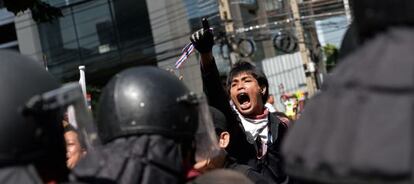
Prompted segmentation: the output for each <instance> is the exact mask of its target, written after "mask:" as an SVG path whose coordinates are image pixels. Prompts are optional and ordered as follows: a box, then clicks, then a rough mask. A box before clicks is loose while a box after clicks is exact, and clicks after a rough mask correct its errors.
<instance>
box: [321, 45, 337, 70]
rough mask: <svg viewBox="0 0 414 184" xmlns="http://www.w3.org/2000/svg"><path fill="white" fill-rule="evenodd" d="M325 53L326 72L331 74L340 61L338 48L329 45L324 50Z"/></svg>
mask: <svg viewBox="0 0 414 184" xmlns="http://www.w3.org/2000/svg"><path fill="white" fill-rule="evenodd" d="M322 50H323V53H324V54H325V58H326V60H325V65H326V71H328V72H330V71H331V70H332V69H333V68H334V67H335V66H336V63H337V61H338V51H339V50H338V48H337V47H336V46H335V45H332V44H327V45H325V46H324V47H323V48H322Z"/></svg>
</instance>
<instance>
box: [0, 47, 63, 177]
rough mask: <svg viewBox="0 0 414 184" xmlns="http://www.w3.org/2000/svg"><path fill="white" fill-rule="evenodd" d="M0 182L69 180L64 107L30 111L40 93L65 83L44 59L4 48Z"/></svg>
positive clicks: (0, 70) (0, 92)
mask: <svg viewBox="0 0 414 184" xmlns="http://www.w3.org/2000/svg"><path fill="white" fill-rule="evenodd" d="M0 58H1V59H0V85H1V86H2V87H1V90H0V106H1V111H0V183H2V184H7V183H13V184H14V183H27V184H30V183H57V182H66V181H67V180H68V173H69V170H68V169H67V167H66V150H65V141H64V138H63V127H62V124H61V122H62V119H63V110H60V109H59V108H58V109H56V110H47V111H36V112H34V111H30V110H28V108H27V103H28V101H30V99H32V98H33V97H34V96H37V95H40V94H42V93H45V92H47V91H50V90H54V89H56V88H58V87H59V86H60V84H59V83H58V82H57V81H56V80H54V79H53V77H52V76H51V75H50V74H49V73H47V71H46V70H44V69H43V68H42V67H41V65H40V64H39V63H37V62H36V61H34V60H31V59H29V58H27V57H24V56H21V55H19V54H18V53H14V52H10V51H5V50H0Z"/></svg>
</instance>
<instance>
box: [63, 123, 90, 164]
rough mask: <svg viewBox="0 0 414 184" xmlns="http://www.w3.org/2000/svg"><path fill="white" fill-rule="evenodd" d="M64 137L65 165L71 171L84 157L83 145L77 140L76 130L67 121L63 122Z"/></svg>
mask: <svg viewBox="0 0 414 184" xmlns="http://www.w3.org/2000/svg"><path fill="white" fill-rule="evenodd" d="M63 127H64V137H65V142H66V157H67V161H66V164H67V166H68V168H69V169H73V168H74V167H75V166H76V164H77V163H78V162H79V161H80V160H81V158H83V157H84V156H85V155H86V149H85V145H84V144H82V141H81V140H80V139H79V134H78V132H77V130H76V129H75V128H74V127H73V126H72V125H71V124H69V123H68V122H67V121H65V120H64V121H63Z"/></svg>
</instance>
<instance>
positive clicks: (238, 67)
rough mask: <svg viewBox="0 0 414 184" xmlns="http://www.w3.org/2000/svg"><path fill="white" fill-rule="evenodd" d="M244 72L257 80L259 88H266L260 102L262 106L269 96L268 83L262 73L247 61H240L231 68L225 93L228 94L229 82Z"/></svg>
mask: <svg viewBox="0 0 414 184" xmlns="http://www.w3.org/2000/svg"><path fill="white" fill-rule="evenodd" d="M244 72H245V73H247V74H250V75H252V76H253V77H254V78H255V79H256V80H257V82H258V83H259V86H260V87H263V86H264V87H266V91H265V94H263V95H262V101H263V104H265V103H266V101H267V98H268V96H269V82H268V81H267V77H266V75H265V74H264V73H263V71H261V70H260V69H258V68H257V67H256V66H254V65H253V64H251V63H250V62H247V61H240V62H238V63H236V64H234V65H233V67H232V68H231V70H230V72H229V75H228V77H227V86H226V87H227V92H228V93H229V94H230V88H231V82H232V80H233V78H234V77H235V76H237V75H239V74H241V73H244Z"/></svg>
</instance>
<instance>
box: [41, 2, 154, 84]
mask: <svg viewBox="0 0 414 184" xmlns="http://www.w3.org/2000/svg"><path fill="white" fill-rule="evenodd" d="M46 2H48V3H50V4H51V5H53V6H57V7H60V8H61V9H62V13H63V15H64V16H63V17H61V18H59V19H58V20H54V21H52V22H49V23H42V24H39V25H38V29H39V36H40V41H41V46H42V50H43V56H44V57H43V59H44V61H45V62H47V65H48V68H49V71H50V72H51V73H52V74H54V75H55V76H57V77H58V78H60V79H62V80H63V81H73V80H75V79H77V78H78V73H79V72H78V66H79V65H85V66H86V68H87V77H88V78H87V79H88V82H89V83H93V84H98V85H99V84H104V83H106V81H107V80H108V79H109V78H110V77H111V76H112V75H113V74H114V73H117V72H118V71H119V70H121V69H123V68H126V67H129V66H134V65H155V64H156V58H155V57H156V54H155V50H154V47H153V46H154V43H153V36H152V31H151V26H150V22H149V17H148V11H147V6H146V1H145V0H49V1H46Z"/></svg>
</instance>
